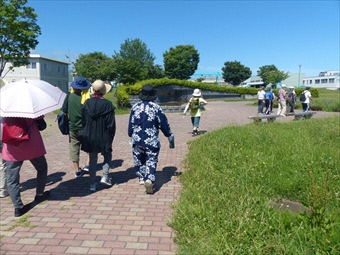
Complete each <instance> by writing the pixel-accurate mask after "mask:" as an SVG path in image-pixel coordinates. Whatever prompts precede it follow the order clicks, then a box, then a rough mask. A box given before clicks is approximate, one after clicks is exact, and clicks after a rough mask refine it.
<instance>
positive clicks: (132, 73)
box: [113, 38, 163, 84]
mask: <svg viewBox="0 0 340 255" xmlns="http://www.w3.org/2000/svg"><path fill="white" fill-rule="evenodd" d="M155 59H156V57H155V56H154V55H153V54H152V53H151V51H150V50H149V49H148V48H147V46H146V44H145V43H144V42H143V41H141V40H140V39H138V38H137V39H133V40H131V39H126V40H125V41H124V43H122V44H121V46H120V51H119V52H115V54H114V55H113V63H114V67H115V69H116V72H117V75H118V81H119V82H120V83H123V84H134V83H136V82H137V81H141V80H146V79H152V78H161V77H160V76H162V75H163V74H162V72H163V71H162V68H161V67H160V66H158V65H154V61H155Z"/></svg>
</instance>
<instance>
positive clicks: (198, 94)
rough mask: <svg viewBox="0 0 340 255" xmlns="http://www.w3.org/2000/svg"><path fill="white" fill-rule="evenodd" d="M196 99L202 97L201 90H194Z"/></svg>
mask: <svg viewBox="0 0 340 255" xmlns="http://www.w3.org/2000/svg"><path fill="white" fill-rule="evenodd" d="M192 95H193V96H194V97H200V96H201V95H202V93H201V91H200V90H199V89H194V93H192Z"/></svg>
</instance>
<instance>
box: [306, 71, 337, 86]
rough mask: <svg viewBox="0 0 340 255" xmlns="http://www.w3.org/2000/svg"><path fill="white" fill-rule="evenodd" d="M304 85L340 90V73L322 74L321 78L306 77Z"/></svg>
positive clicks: (320, 74)
mask: <svg viewBox="0 0 340 255" xmlns="http://www.w3.org/2000/svg"><path fill="white" fill-rule="evenodd" d="M303 85H304V86H309V87H312V88H327V89H340V71H325V72H320V73H319V76H314V77H306V78H304V79H303Z"/></svg>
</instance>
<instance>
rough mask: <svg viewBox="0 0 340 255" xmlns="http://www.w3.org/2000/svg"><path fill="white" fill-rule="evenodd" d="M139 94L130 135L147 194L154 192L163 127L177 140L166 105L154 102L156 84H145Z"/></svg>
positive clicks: (136, 169) (138, 173)
mask: <svg viewBox="0 0 340 255" xmlns="http://www.w3.org/2000/svg"><path fill="white" fill-rule="evenodd" d="M139 98H140V99H141V101H140V102H138V103H136V104H134V105H133V106H132V108H131V112H130V118H129V124H128V136H129V137H131V144H132V154H133V161H134V167H135V171H136V175H137V176H138V178H139V183H140V184H141V185H142V184H144V187H145V189H146V193H147V194H153V192H154V190H153V186H154V183H155V181H156V177H155V172H156V167H157V163H158V155H159V151H160V147H161V144H160V142H159V138H158V135H159V130H161V131H162V132H163V134H164V135H165V136H166V137H168V139H169V142H171V141H174V136H173V134H172V132H171V129H170V125H169V122H168V119H167V117H166V115H165V114H164V112H163V110H162V108H161V107H160V106H159V105H158V104H156V103H155V102H153V101H154V100H155V99H156V98H157V93H156V90H155V89H154V88H153V86H152V85H150V84H146V85H144V86H143V88H142V91H141V92H140V93H139Z"/></svg>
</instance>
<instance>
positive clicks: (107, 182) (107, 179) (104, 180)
mask: <svg viewBox="0 0 340 255" xmlns="http://www.w3.org/2000/svg"><path fill="white" fill-rule="evenodd" d="M100 183H103V184H105V185H107V186H112V182H111V179H110V178H108V177H105V176H103V177H102V179H101V180H100Z"/></svg>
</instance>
